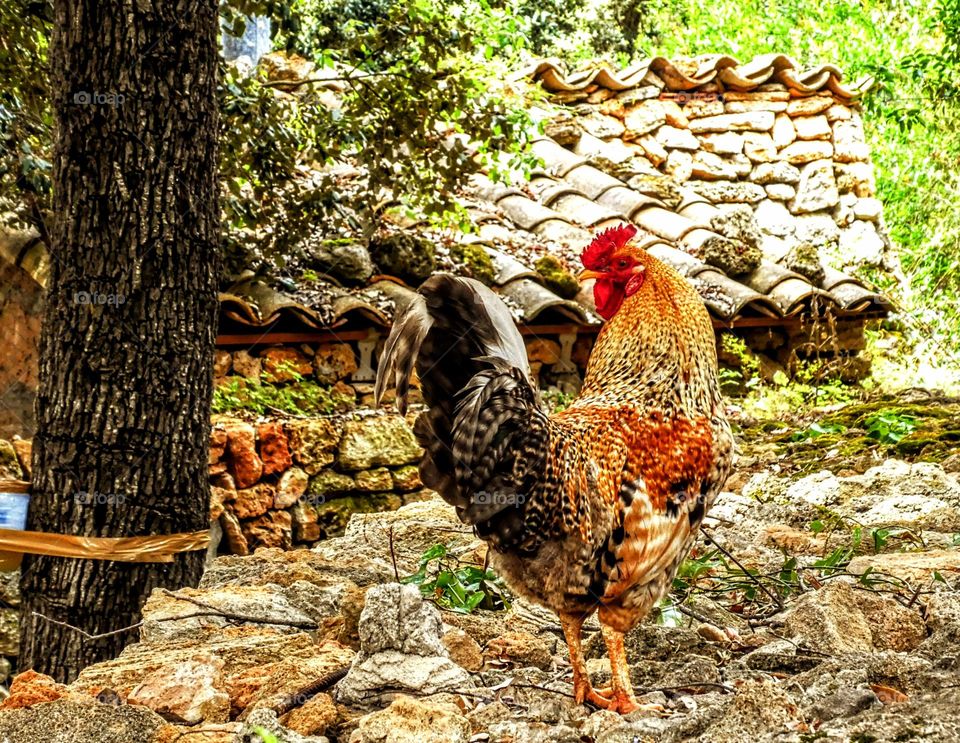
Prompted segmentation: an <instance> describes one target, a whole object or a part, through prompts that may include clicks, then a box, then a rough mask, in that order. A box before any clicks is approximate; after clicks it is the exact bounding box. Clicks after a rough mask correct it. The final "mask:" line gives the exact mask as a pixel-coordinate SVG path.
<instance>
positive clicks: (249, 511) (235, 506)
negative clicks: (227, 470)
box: [228, 482, 275, 519]
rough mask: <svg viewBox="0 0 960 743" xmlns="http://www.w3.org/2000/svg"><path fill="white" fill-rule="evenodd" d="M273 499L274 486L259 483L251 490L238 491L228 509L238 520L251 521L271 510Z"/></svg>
mask: <svg viewBox="0 0 960 743" xmlns="http://www.w3.org/2000/svg"><path fill="white" fill-rule="evenodd" d="M274 497H275V496H274V486H273V485H271V484H270V483H267V482H261V483H259V484H257V485H254V486H253V487H252V488H243V489H241V490H238V491H237V495H236V497H235V498H234V500H233V501H232V502H231V503H230V504H229V505H228V507H229V508H230V510H231V511H233V513H234V514H236V516H237V518H238V519H252V518H254V517H256V516H261V515H263V514H265V513H266V512H267V511H269V510H270V509H271V508H273V502H274Z"/></svg>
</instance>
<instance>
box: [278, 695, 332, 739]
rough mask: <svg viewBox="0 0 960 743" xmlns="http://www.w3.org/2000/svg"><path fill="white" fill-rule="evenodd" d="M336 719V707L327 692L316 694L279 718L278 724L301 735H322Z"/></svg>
mask: <svg viewBox="0 0 960 743" xmlns="http://www.w3.org/2000/svg"><path fill="white" fill-rule="evenodd" d="M336 721H337V708H336V705H334V703H333V697H331V696H330V695H329V694H317V695H316V696H314V697H311V698H310V699H308V700H307V701H306V702H304V703H303V704H302V705H301V706H300V707H297V708H296V709H293V710H291V711H290V712H288V713H287V714H285V715H284V716H283V717H281V718H280V724H281V725H283V726H284V727H285V728H287V729H289V730H292V731H293V732H295V733H300V734H301V735H323V734H324V733H326V732H327V728H329V727H330V726H331V725H333V724H334V723H335V722H336Z"/></svg>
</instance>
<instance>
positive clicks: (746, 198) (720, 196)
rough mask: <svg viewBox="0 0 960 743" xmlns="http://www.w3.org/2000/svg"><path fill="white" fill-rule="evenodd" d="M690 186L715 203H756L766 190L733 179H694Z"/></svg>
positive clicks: (753, 184) (764, 194)
mask: <svg viewBox="0 0 960 743" xmlns="http://www.w3.org/2000/svg"><path fill="white" fill-rule="evenodd" d="M690 187H691V188H692V189H693V190H694V191H696V192H697V193H698V194H700V195H701V196H703V197H705V198H706V199H708V200H710V201H712V202H713V203H714V204H733V203H750V204H753V203H756V202H757V201H760V200H761V199H762V198H764V196H766V192H765V191H764V190H763V187H762V186H758V185H757V184H755V183H735V182H732V181H712V182H702V181H700V182H698V181H694V182H692V183H691V184H690Z"/></svg>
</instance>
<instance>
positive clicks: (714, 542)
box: [700, 526, 783, 609]
mask: <svg viewBox="0 0 960 743" xmlns="http://www.w3.org/2000/svg"><path fill="white" fill-rule="evenodd" d="M700 531H702V532H703V536H704V538H705V539H706V540H707V541H708V542H709V543H710V544H712V545H713V546H714V547H716V548H717V549H718V550H720V552H721V553H723V555H724V556H725V557H727V558H728V559H729V560H730V562H732V563H733V564H734V565H736V566H737V567H738V568H740V570H741V571H743V574H744V575H745V576H747V577H748V578H749V579H750V580H751V581H753V582H754V583H756V585H757V587H758V588H759V589H760V590H761V591H763V592H764V593H765V594H767V596H769V597H770V598H771V599H773V602H774V603H775V604H776V605H777V607H778V608H780V609H782V608H783V601H782V600H781V599H780V597H779V596H777V594H775V593H774V592H773V591H771V590H770V589H769V588H767V587H766V586H765V585H763V581H761V580H760V579H759V578H757V576H755V575H754V574H753V573H751V572H750V571H749V570H747V569H746V568H745V567H744V566H743V565H742V564H741V563H740V561H739V560H738V559H737V558H736V557H734V556H733V555H732V554H730V551H729V550H727V548H726V547H724V546H722V545H721V544H720V543H719V542H717V540H716V539H714V538H713V535H712V534H711V533H710V532H708V531H707V530H706V528H705V527H702V526H701V527H700Z"/></svg>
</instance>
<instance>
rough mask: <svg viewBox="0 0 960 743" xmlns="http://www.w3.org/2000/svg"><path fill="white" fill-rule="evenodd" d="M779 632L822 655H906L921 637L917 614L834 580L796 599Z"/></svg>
mask: <svg viewBox="0 0 960 743" xmlns="http://www.w3.org/2000/svg"><path fill="white" fill-rule="evenodd" d="M784 630H785V632H786V633H787V635H788V636H790V637H792V638H794V639H798V638H799V639H801V640H802V642H803V643H804V644H805V645H807V646H808V647H810V648H813V649H814V650H817V651H819V652H822V653H828V654H844V653H858V652H872V651H874V650H897V651H907V650H913V649H915V648H916V647H917V646H919V645H920V643H921V642H922V641H923V640H924V639H925V638H926V627H925V626H924V624H923V620H922V619H920V615H919V614H918V612H917V611H915V610H911V609H907V608H905V607H903V606H901V605H900V604H899V603H897V602H896V601H894V600H893V599H890V598H886V597H884V596H881V595H879V594H873V593H870V592H869V591H864V590H860V591H858V590H856V589H854V588H853V586H851V585H850V584H849V583H847V582H845V581H840V580H833V581H830V582H829V583H827V584H825V585H824V587H823V588H821V589H819V590H818V591H813V592H810V593H806V594H803V595H802V596H800V598H799V599H797V601H796V602H795V603H794V604H793V605H792V606H791V607H790V609H789V611H788V614H787V618H786V621H785V623H784Z"/></svg>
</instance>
